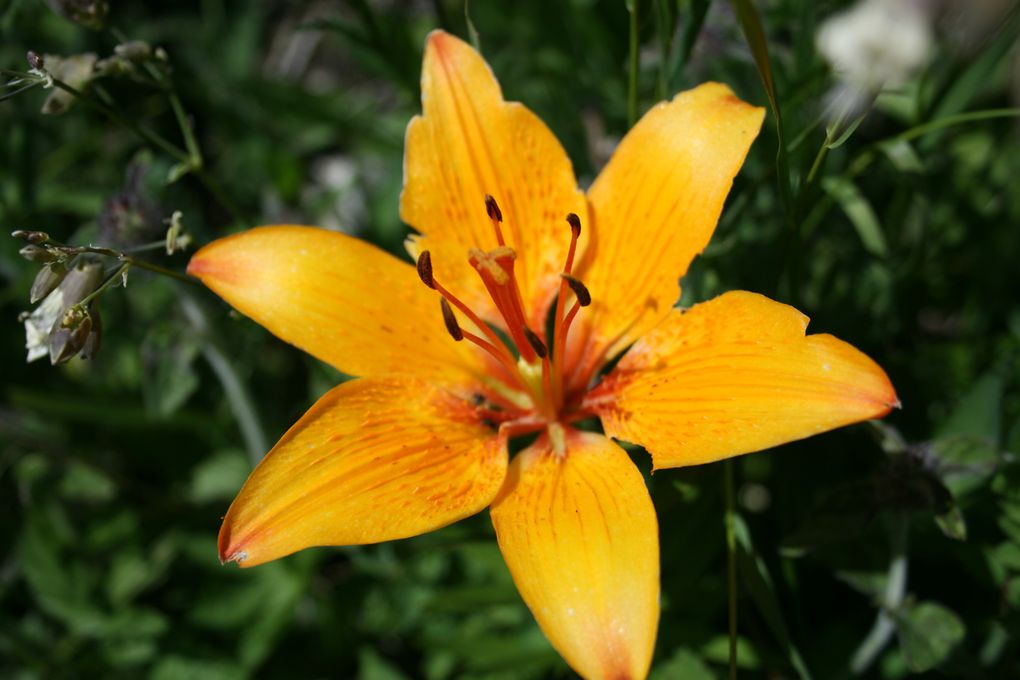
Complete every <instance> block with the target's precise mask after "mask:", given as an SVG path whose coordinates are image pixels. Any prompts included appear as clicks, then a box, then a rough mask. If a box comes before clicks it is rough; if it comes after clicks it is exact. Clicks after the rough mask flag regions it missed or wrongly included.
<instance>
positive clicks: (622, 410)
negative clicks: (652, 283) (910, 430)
mask: <svg viewBox="0 0 1020 680" xmlns="http://www.w3.org/2000/svg"><path fill="white" fill-rule="evenodd" d="M807 325H808V318H807V317H806V316H804V315H803V314H801V313H800V312H798V311H797V310H796V309H794V308H793V307H790V306H788V305H784V304H781V303H778V302H775V301H773V300H770V299H768V298H767V297H764V296H762V295H758V294H755V293H748V292H745V291H735V292H731V293H726V294H724V295H721V296H719V297H717V298H715V299H714V300H711V301H709V302H705V303H702V304H699V305H695V306H694V307H692V308H691V309H690V310H688V311H686V312H682V311H680V310H673V311H672V312H671V313H670V316H669V317H668V318H667V319H666V320H665V321H663V322H662V324H660V325H659V326H658V327H657V328H656V329H655V330H653V331H652V332H651V333H649V334H648V335H647V336H646V337H644V338H642V339H641V340H640V341H639V342H638V343H637V344H635V345H634V346H633V347H632V348H631V349H630V351H628V352H627V354H626V355H624V357H623V359H622V360H621V361H620V363H619V364H618V365H617V366H616V368H615V369H614V370H613V371H612V372H611V373H610V374H609V375H608V376H607V377H606V379H605V380H604V381H603V383H602V384H601V385H600V386H599V387H597V388H596V389H595V391H593V393H592V395H591V396H590V398H589V400H590V401H589V406H590V407H592V408H594V409H595V410H596V411H597V412H598V413H599V415H600V416H601V417H602V424H603V426H604V428H605V431H606V433H607V434H609V435H610V436H613V437H617V438H619V439H624V440H627V441H630V442H634V443H636V444H641V445H642V446H644V447H645V448H647V449H648V450H649V452H651V454H652V457H653V459H654V461H655V467H656V468H671V467H680V466H684V465H697V464H700V463H708V462H711V461H715V460H720V459H722V458H728V457H730V456H736V455H740V454H742V453H750V452H752V451H760V450H761V449H766V448H769V447H772V446H778V445H779V444H783V443H786V442H790V441H794V440H796V439H803V438H804V437H809V436H811V435H814V434H818V433H819V432H825V431H826V430H832V429H834V428H837V427H842V426H843V425H849V424H851V423H856V422H859V421H862V420H867V419H869V418H881V417H882V416H884V415H886V414H887V413H889V411H890V409H892V408H895V407H898V406H899V401H898V400H897V398H896V392H895V390H894V389H893V386H892V384H891V383H890V382H889V377H888V376H887V375H886V374H885V372H884V371H883V370H882V369H881V368H880V367H879V366H878V365H877V364H876V363H875V362H874V361H872V360H871V359H869V358H868V357H867V356H865V355H864V354H863V353H861V352H860V351H859V350H857V349H855V348H854V347H853V346H851V345H849V344H847V343H845V342H843V341H842V340H838V339H836V338H834V337H832V336H831V335H808V336H805V330H806V329H807Z"/></svg>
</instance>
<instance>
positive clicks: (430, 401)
mask: <svg viewBox="0 0 1020 680" xmlns="http://www.w3.org/2000/svg"><path fill="white" fill-rule="evenodd" d="M506 468H507V453H506V440H505V438H504V437H501V436H499V435H497V434H496V433H495V432H494V431H493V430H492V429H490V428H488V427H485V426H484V425H482V424H481V423H480V422H479V421H478V418H477V417H476V416H475V414H474V412H473V409H472V408H471V407H470V406H469V405H468V404H467V403H466V402H464V401H462V400H460V399H458V398H456V397H453V396H451V395H449V394H448V393H445V392H443V391H442V390H440V389H438V388H436V387H434V386H432V385H430V384H429V383H426V382H424V381H420V380H409V379H398V378H363V379H361V380H353V381H351V382H347V383H344V384H342V385H340V386H339V387H336V388H334V389H333V390H331V391H330V392H328V393H326V395H325V396H323V397H322V398H321V399H319V401H318V402H316V404H315V405H314V406H313V407H312V408H311V409H310V410H309V411H308V413H306V414H305V415H304V416H303V417H302V418H301V420H299V421H298V422H297V423H296V424H295V425H294V426H293V427H292V428H291V429H290V430H289V431H288V432H287V434H285V435H284V436H283V438H282V439H281V440H280V441H279V443H278V444H277V445H276V446H275V447H273V450H272V451H270V452H269V454H268V455H266V457H265V458H264V459H263V460H262V462H261V463H259V465H258V467H256V468H255V471H254V472H252V473H251V476H250V477H249V478H248V481H247V482H245V484H244V488H242V489H241V492H240V493H239V494H238V496H237V498H236V499H235V500H234V502H233V504H232V505H231V506H230V510H229V512H227V516H226V518H225V519H224V520H223V527H222V528H221V529H220V539H219V544H220V545H219V547H220V559H222V560H224V561H237V562H240V564H241V566H242V567H250V566H255V565H257V564H262V563H263V562H268V561H270V560H274V559H276V558H278V557H283V556H284V555H289V554H291V553H293V552H296V551H298V550H301V549H303V548H308V547H312V546H322V545H356V544H363V543H377V542H379V541H389V540H392V539H397V538H406V537H408V536H415V535H417V534H421V533H425V532H427V531H432V530H433V529H438V528H439V527H442V526H446V525H447V524H450V523H452V522H456V521H457V520H459V519H462V518H464V517H468V516H469V515H473V514H475V513H476V512H478V511H479V510H481V509H483V508H484V507H485V506H487V505H488V504H489V502H490V501H491V500H492V498H493V496H495V495H496V492H497V491H498V490H499V488H500V485H501V484H502V482H503V479H504V477H505V475H506Z"/></svg>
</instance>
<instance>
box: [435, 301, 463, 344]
mask: <svg viewBox="0 0 1020 680" xmlns="http://www.w3.org/2000/svg"><path fill="white" fill-rule="evenodd" d="M439 306H440V308H441V309H442V310H443V323H445V324H446V330H447V331H448V332H449V333H450V337H452V338H453V339H454V341H456V342H460V341H461V340H463V339H464V331H462V330H461V329H460V325H459V324H458V323H457V317H455V316H454V315H453V309H451V308H450V303H449V302H447V301H446V298H444V297H441V298H439Z"/></svg>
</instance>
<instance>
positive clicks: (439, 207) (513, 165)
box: [400, 31, 586, 328]
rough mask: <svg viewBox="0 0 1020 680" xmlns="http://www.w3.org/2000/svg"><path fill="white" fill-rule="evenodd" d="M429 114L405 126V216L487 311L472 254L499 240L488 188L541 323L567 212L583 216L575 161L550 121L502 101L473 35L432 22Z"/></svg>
mask: <svg viewBox="0 0 1020 680" xmlns="http://www.w3.org/2000/svg"><path fill="white" fill-rule="evenodd" d="M421 89H422V110H423V115H422V116H419V117H416V118H414V119H413V120H412V121H411V123H410V124H409V125H408V126H407V137H406V141H405V146H404V154H405V155H404V191H403V194H402V195H401V197H400V216H401V218H402V219H403V220H404V221H405V222H407V223H408V224H410V225H411V226H412V227H414V228H415V229H417V230H418V231H420V232H421V233H422V234H423V235H424V236H422V237H420V238H417V239H412V243H411V244H410V249H411V251H412V254H416V253H417V252H419V251H420V250H423V249H427V250H429V251H430V252H431V254H432V260H433V264H434V266H435V273H436V276H437V277H438V278H439V279H440V280H441V281H443V282H444V285H446V286H447V287H448V288H450V289H451V290H452V291H453V292H454V293H455V294H457V295H458V296H461V297H462V299H464V301H465V302H467V303H468V304H470V305H471V306H472V307H473V308H475V309H476V310H478V311H479V313H480V314H482V315H483V316H485V317H486V318H489V319H495V318H496V317H495V312H494V308H493V306H492V304H491V302H490V301H489V297H488V295H486V294H485V291H484V288H483V287H482V285H481V283H480V281H479V279H478V275H477V273H476V272H475V271H474V270H473V269H472V268H471V267H470V266H469V265H468V263H467V251H468V249H469V248H471V247H477V248H481V249H483V250H490V249H492V248H495V247H496V245H497V242H496V236H495V232H494V230H493V228H492V225H491V223H490V221H489V218H488V216H487V215H486V211H485V195H486V194H491V195H492V196H494V197H495V199H496V202H497V203H498V204H499V207H500V208H501V210H502V213H503V219H504V223H503V232H504V235H505V237H506V242H507V245H509V246H511V247H513V248H515V249H516V250H517V255H518V257H517V263H516V273H517V276H518V279H519V280H520V285H521V295H522V298H523V300H524V304H525V307H526V309H527V310H528V312H529V316H530V319H531V321H532V323H533V325H534V326H535V327H536V328H541V327H544V322H545V309H546V305H547V303H548V301H549V299H550V297H551V296H552V294H553V292H554V290H557V289H558V288H559V278H558V276H559V272H560V271H561V269H562V267H563V262H564V260H565V258H566V252H567V247H568V245H569V243H570V228H569V227H568V226H567V224H566V222H565V221H564V218H565V217H566V215H567V213H569V212H575V213H578V214H579V215H580V216H581V218H582V219H585V217H586V213H585V201H584V195H583V194H582V193H581V192H580V191H579V190H578V188H577V181H576V180H575V178H574V171H573V167H572V166H571V164H570V159H569V158H568V157H567V155H566V152H564V150H563V147H562V146H560V144H559V142H558V141H557V140H556V138H555V137H554V136H553V134H552V132H550V131H549V128H547V127H546V126H545V124H544V123H542V121H541V120H540V119H539V118H538V117H537V116H535V114H533V113H532V112H531V111H529V110H528V109H526V108H525V107H524V106H522V105H521V104H518V103H512V102H505V101H504V100H503V95H502V93H501V92H500V88H499V83H498V82H496V78H495V77H494V76H493V74H492V71H491V70H490V69H489V66H488V64H486V63H485V60H484V59H482V57H481V55H479V54H478V53H477V52H476V51H475V50H474V49H472V48H471V46H469V45H468V44H467V43H465V42H463V41H461V40H459V39H458V38H455V37H453V36H452V35H450V34H448V33H444V32H443V31H434V32H433V33H432V34H431V35H430V36H429V38H428V41H427V43H426V45H425V60H424V64H423V65H422V76H421Z"/></svg>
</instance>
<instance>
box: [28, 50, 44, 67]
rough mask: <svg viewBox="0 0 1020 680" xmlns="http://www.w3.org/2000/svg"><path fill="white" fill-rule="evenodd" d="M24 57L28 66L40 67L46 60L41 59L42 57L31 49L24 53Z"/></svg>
mask: <svg viewBox="0 0 1020 680" xmlns="http://www.w3.org/2000/svg"><path fill="white" fill-rule="evenodd" d="M25 58H26V59H27V60H28V67H29V68H34V69H41V68H42V67H43V66H45V65H46V62H45V61H43V58H42V57H40V56H39V55H38V54H36V53H35V52H33V51H31V50H29V52H28V54H27V55H25Z"/></svg>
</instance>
